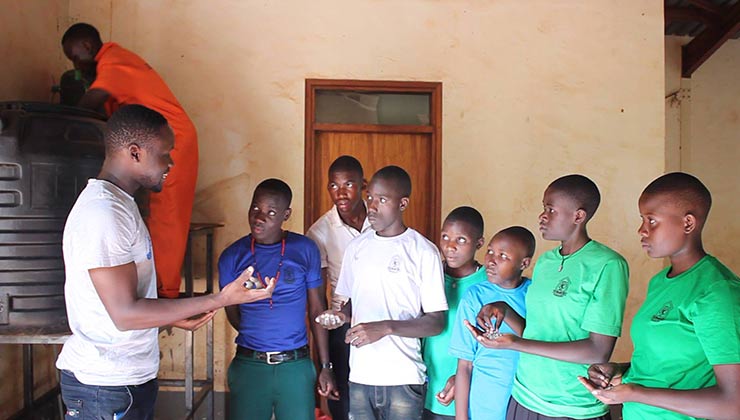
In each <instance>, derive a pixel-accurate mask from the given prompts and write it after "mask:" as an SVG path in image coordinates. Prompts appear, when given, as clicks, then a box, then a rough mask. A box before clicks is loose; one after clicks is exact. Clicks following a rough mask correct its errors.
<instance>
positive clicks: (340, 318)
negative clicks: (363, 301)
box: [314, 310, 347, 330]
mask: <svg viewBox="0 0 740 420" xmlns="http://www.w3.org/2000/svg"><path fill="white" fill-rule="evenodd" d="M314 321H316V323H317V324H319V325H321V326H322V327H324V328H326V329H327V330H333V329H336V328H339V327H341V326H342V325H344V324H345V323H346V322H347V316H346V315H345V314H343V313H341V312H338V311H334V310H328V311H324V312H322V313H321V314H319V316H317V317H316V318H315V319H314Z"/></svg>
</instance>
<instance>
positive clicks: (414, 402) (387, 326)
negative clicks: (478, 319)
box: [318, 166, 447, 420]
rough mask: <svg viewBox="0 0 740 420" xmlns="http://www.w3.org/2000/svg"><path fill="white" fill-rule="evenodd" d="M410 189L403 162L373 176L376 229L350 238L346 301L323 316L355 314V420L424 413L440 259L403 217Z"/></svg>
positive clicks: (410, 418)
mask: <svg viewBox="0 0 740 420" xmlns="http://www.w3.org/2000/svg"><path fill="white" fill-rule="evenodd" d="M410 195H411V178H410V177H409V175H408V173H407V172H406V171H405V170H403V169H402V168H399V167H398V166H386V167H385V168H382V169H380V170H379V171H378V172H376V173H375V175H373V177H372V179H371V181H370V185H369V186H368V197H367V217H368V220H369V221H370V225H371V227H372V229H371V230H368V231H366V232H365V233H363V234H362V235H360V236H359V237H358V238H356V239H354V240H353V241H352V242H350V244H349V246H348V247H347V250H346V251H345V253H344V259H343V261H342V270H341V273H340V275H339V282H338V284H337V289H336V294H337V295H340V296H345V297H347V298H348V303H347V304H346V305H345V306H344V307H343V308H342V311H341V312H338V311H327V313H326V315H327V316H326V317H324V318H322V317H319V319H318V321H319V322H321V323H322V325H324V326H325V327H327V328H336V327H338V326H340V325H342V324H343V323H344V322H347V320H349V318H350V313H351V317H352V328H350V329H349V330H348V331H347V335H346V338H345V341H346V342H347V343H349V344H350V346H351V351H350V374H349V381H350V386H349V393H350V416H351V418H352V419H354V420H365V419H381V418H382V419H387V420H394V419H399V420H401V419H403V420H414V419H421V415H422V410H423V408H424V396H425V393H426V385H425V384H426V367H425V366H424V362H423V360H422V356H421V343H420V340H419V339H420V338H422V337H429V336H432V335H436V334H439V333H440V331H442V328H444V315H445V314H444V311H446V310H447V300H446V299H445V293H444V272H443V269H442V262H441V258H440V256H439V251H438V250H437V247H436V246H434V244H433V243H432V242H430V241H429V240H427V239H426V238H424V237H423V236H422V235H421V234H420V233H418V232H417V231H415V230H414V229H411V228H408V227H406V225H405V224H404V223H403V212H404V210H406V208H407V207H408V205H409V196H410ZM332 318H335V319H334V320H338V321H339V322H333V323H332V322H331V321H332Z"/></svg>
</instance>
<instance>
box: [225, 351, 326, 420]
mask: <svg viewBox="0 0 740 420" xmlns="http://www.w3.org/2000/svg"><path fill="white" fill-rule="evenodd" d="M228 382H229V390H230V396H229V419H231V420H270V419H271V418H272V414H273V412H274V413H275V419H276V420H313V419H314V407H315V403H316V402H315V398H314V384H315V383H316V370H315V369H314V366H313V363H311V359H310V358H308V357H306V358H303V359H299V360H293V361H290V362H283V363H280V364H277V365H268V364H267V363H265V362H262V361H259V360H254V359H251V358H248V357H244V356H241V355H239V354H237V355H236V357H235V358H234V360H232V361H231V365H230V366H229V371H228Z"/></svg>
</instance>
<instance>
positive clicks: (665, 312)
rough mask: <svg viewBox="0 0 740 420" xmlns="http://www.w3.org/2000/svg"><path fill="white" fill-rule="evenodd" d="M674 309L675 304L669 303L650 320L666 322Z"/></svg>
mask: <svg viewBox="0 0 740 420" xmlns="http://www.w3.org/2000/svg"><path fill="white" fill-rule="evenodd" d="M672 309H673V302H667V303H666V304H665V305H663V307H662V308H660V310H659V311H658V312H656V313H655V315H653V316H652V318H650V320H651V321H653V322H660V321H665V319H666V317H667V316H668V313H670V312H671V310H672Z"/></svg>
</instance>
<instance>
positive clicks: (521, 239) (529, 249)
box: [494, 226, 537, 258]
mask: <svg viewBox="0 0 740 420" xmlns="http://www.w3.org/2000/svg"><path fill="white" fill-rule="evenodd" d="M496 236H506V237H507V238H509V239H513V240H515V241H516V242H518V243H519V245H521V246H522V248H524V251H525V253H526V255H525V257H529V258H531V257H532V256H533V255H534V249H535V246H536V244H537V242H536V241H535V239H534V235H533V234H532V232H530V230H529V229H527V228H525V227H523V226H511V227H507V228H506V229H502V230H500V231H499V232H498V233H496V235H494V238H495V237H496Z"/></svg>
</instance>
